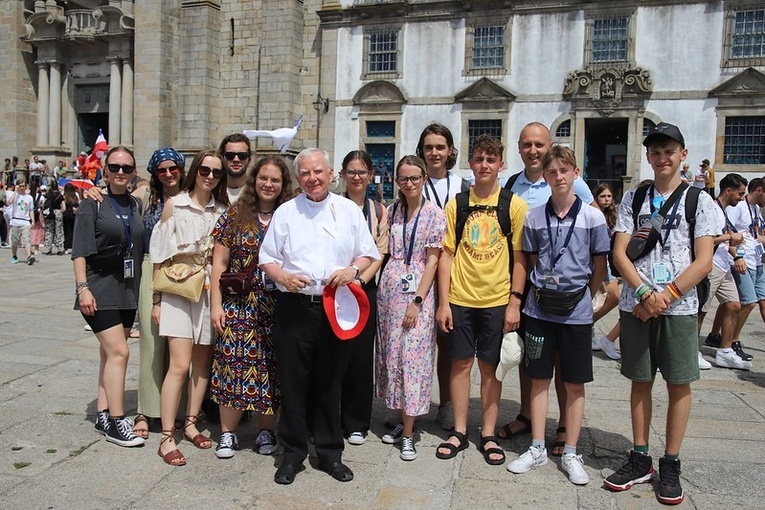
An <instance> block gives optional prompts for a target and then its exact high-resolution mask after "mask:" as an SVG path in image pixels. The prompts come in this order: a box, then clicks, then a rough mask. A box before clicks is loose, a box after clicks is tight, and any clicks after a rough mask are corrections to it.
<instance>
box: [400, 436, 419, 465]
mask: <svg viewBox="0 0 765 510" xmlns="http://www.w3.org/2000/svg"><path fill="white" fill-rule="evenodd" d="M398 456H399V458H401V460H414V459H416V458H417V450H416V449H415V447H414V439H413V438H412V436H404V437H402V438H401V453H400V454H399V455H398Z"/></svg>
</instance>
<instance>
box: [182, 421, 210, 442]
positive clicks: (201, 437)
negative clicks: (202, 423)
mask: <svg viewBox="0 0 765 510" xmlns="http://www.w3.org/2000/svg"><path fill="white" fill-rule="evenodd" d="M201 417H202V415H201V414H198V415H196V416H187V417H186V421H187V422H188V423H187V424H186V425H185V426H184V427H183V437H184V438H185V439H187V440H188V441H191V443H192V444H193V445H194V446H196V447H197V448H199V449H200V450H209V449H210V448H212V439H210V438H209V437H207V436H206V435H204V434H202V433H199V434H197V435H196V436H194V437H189V436H188V435H187V434H186V429H188V428H189V427H191V426H192V425H196V424H197V423H199V419H200V418H201Z"/></svg>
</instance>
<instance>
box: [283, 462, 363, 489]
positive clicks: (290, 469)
mask: <svg viewBox="0 0 765 510" xmlns="http://www.w3.org/2000/svg"><path fill="white" fill-rule="evenodd" d="M302 469H303V465H302V464H299V465H297V466H296V465H294V464H287V463H282V465H281V466H279V469H277V470H276V474H274V482H276V483H278V484H280V485H289V484H291V483H292V482H294V481H295V475H297V474H298V472H299V471H302ZM351 476H353V475H351Z"/></svg>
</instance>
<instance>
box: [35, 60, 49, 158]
mask: <svg viewBox="0 0 765 510" xmlns="http://www.w3.org/2000/svg"><path fill="white" fill-rule="evenodd" d="M49 101H50V89H49V81H48V64H37V146H38V147H46V146H47V145H48V103H49Z"/></svg>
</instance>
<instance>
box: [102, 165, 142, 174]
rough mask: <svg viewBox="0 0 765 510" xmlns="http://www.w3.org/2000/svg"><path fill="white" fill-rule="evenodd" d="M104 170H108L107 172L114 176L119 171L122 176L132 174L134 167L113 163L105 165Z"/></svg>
mask: <svg viewBox="0 0 765 510" xmlns="http://www.w3.org/2000/svg"><path fill="white" fill-rule="evenodd" d="M106 168H108V169H109V171H110V172H111V173H113V174H116V173H117V172H119V171H120V170H122V173H123V174H132V173H133V172H135V166H134V165H117V164H115V163H107V164H106Z"/></svg>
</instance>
